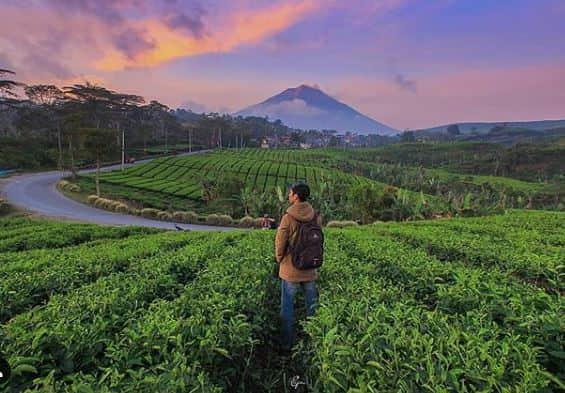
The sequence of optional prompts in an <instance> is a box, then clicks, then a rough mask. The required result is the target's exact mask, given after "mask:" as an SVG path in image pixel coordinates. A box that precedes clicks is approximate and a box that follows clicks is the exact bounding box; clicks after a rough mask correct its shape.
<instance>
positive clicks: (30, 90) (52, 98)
mask: <svg viewBox="0 0 565 393" xmlns="http://www.w3.org/2000/svg"><path fill="white" fill-rule="evenodd" d="M24 91H25V93H26V95H27V96H28V98H29V99H30V100H31V101H32V102H33V103H34V104H36V105H39V107H40V109H41V110H42V111H44V112H45V114H46V115H47V118H48V120H49V121H50V122H52V123H53V124H54V126H55V128H56V129H57V152H58V158H57V167H58V169H59V170H62V169H63V142H62V130H61V115H62V107H63V103H64V100H65V94H64V93H63V91H62V90H61V89H59V88H58V87H57V86H55V85H32V86H26V87H25V88H24Z"/></svg>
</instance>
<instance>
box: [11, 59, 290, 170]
mask: <svg viewBox="0 0 565 393" xmlns="http://www.w3.org/2000/svg"><path fill="white" fill-rule="evenodd" d="M13 74H14V73H13V72H12V71H9V70H4V69H0V78H1V79H0V168H2V167H4V168H44V167H56V168H59V169H68V170H70V171H71V172H73V173H75V172H76V169H77V168H78V167H80V166H83V165H85V164H93V163H96V164H97V165H99V164H100V162H101V161H104V162H108V161H120V160H121V159H123V160H124V161H129V160H130V159H131V158H132V157H136V158H137V157H141V156H144V155H147V154H150V153H152V152H162V153H168V152H174V151H175V150H178V149H179V148H180V149H182V150H187V151H190V150H196V149H206V148H215V147H220V148H221V147H232V148H234V147H249V146H257V145H259V144H260V142H261V138H262V137H263V136H266V135H270V136H273V135H289V136H293V134H299V131H298V130H293V129H290V128H289V127H287V126H285V125H284V124H282V123H281V122H280V120H277V121H273V122H271V121H269V120H268V119H265V118H259V117H248V118H241V117H232V116H229V115H220V114H218V113H209V114H195V113H193V112H190V111H186V110H182V109H177V110H172V109H171V108H169V107H167V106H166V105H164V104H162V103H160V102H158V101H156V100H152V101H149V102H146V100H145V98H143V97H141V96H138V95H133V94H125V93H121V92H116V91H113V90H110V89H107V88H105V87H103V86H98V85H94V84H91V83H89V82H86V83H84V84H75V85H72V86H65V87H58V86H55V85H29V86H27V85H25V84H22V83H19V82H16V81H14V80H12V78H13ZM18 89H21V90H22V91H23V93H24V94H25V97H23V98H21V97H18V96H17V95H16V91H17V90H18ZM294 137H295V139H298V140H300V136H298V137H297V136H296V135H294ZM151 148H154V149H153V150H152V149H151Z"/></svg>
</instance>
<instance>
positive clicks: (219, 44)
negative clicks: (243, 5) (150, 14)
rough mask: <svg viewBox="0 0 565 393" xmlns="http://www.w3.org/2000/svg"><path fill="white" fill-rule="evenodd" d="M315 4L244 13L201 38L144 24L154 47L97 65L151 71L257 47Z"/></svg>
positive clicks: (116, 54) (113, 54) (115, 53)
mask: <svg viewBox="0 0 565 393" xmlns="http://www.w3.org/2000/svg"><path fill="white" fill-rule="evenodd" d="M318 7H319V3H318V2H316V1H314V0H307V1H302V2H300V3H291V4H288V3H286V4H277V5H275V6H272V7H270V8H267V9H262V10H253V11H242V12H240V13H236V14H234V15H231V16H229V17H228V19H227V22H226V23H225V26H226V27H225V28H224V29H222V30H219V31H217V32H212V33H209V34H208V35H204V36H202V37H193V36H190V35H187V34H186V33H183V32H182V31H179V30H175V29H173V28H171V27H169V26H168V25H166V24H165V23H163V22H162V21H160V20H154V19H153V20H145V21H141V22H137V23H138V26H135V27H137V28H138V30H140V31H144V32H145V33H144V34H145V38H146V40H147V41H149V42H151V43H152V44H153V46H152V48H148V49H146V50H144V51H141V52H140V53H138V54H136V55H135V56H133V57H131V56H130V57H128V56H127V55H126V54H124V53H123V52H121V51H119V50H117V49H112V50H110V51H109V52H108V53H106V54H105V56H104V58H103V59H102V60H101V61H99V62H98V63H97V64H96V67H97V68H98V69H100V70H103V71H116V70H122V69H128V68H136V67H152V66H156V65H159V64H161V63H164V62H167V61H170V60H173V59H176V58H179V57H185V56H194V55H200V54H204V53H218V52H228V51H230V50H232V49H234V48H236V47H239V46H241V45H246V44H254V43H257V42H259V41H261V40H262V39H264V38H266V37H269V36H272V35H273V34H276V33H278V32H281V31H283V30H284V29H286V28H287V27H289V26H291V25H292V24H294V23H296V22H297V21H299V20H300V19H302V18H304V17H305V16H306V15H308V14H309V13H311V12H312V11H314V10H316V9H317V8H318Z"/></svg>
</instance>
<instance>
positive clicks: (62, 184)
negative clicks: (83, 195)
mask: <svg viewBox="0 0 565 393" xmlns="http://www.w3.org/2000/svg"><path fill="white" fill-rule="evenodd" d="M57 185H58V186H59V188H60V189H62V190H65V191H70V192H80V187H79V186H78V185H77V184H74V183H71V182H70V181H67V180H60V181H59V183H58V184H57Z"/></svg>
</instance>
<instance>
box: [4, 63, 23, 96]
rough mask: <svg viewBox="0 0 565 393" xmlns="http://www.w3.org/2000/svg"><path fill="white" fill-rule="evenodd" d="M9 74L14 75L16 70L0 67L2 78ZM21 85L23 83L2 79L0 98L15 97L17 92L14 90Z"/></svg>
mask: <svg viewBox="0 0 565 393" xmlns="http://www.w3.org/2000/svg"><path fill="white" fill-rule="evenodd" d="M8 74H11V75H14V74H15V72H14V71H10V70H5V69H2V68H0V78H5V75H8ZM20 85H21V83H19V82H15V81H13V80H10V79H0V98H2V97H14V96H15V95H16V94H15V93H14V92H13V90H14V89H15V88H16V87H18V86H20Z"/></svg>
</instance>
